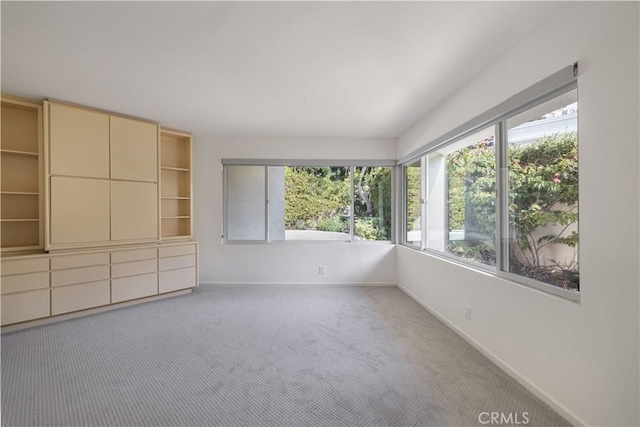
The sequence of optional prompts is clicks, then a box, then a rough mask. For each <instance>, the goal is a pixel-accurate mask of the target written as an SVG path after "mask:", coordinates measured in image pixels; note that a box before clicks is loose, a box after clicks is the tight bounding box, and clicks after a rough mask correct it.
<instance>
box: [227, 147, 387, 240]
mask: <svg viewBox="0 0 640 427" xmlns="http://www.w3.org/2000/svg"><path fill="white" fill-rule="evenodd" d="M227 166H261V167H264V173H265V189H264V193H265V200H264V203H265V235H264V238H263V239H261V240H257V239H256V240H234V239H229V238H228V235H229V233H228V231H229V229H228V217H229V211H228V209H229V208H228V206H229V204H228V203H227V202H228V193H227V191H228V185H227V184H228V182H227V173H228V168H227ZM274 166H275V167H286V166H289V167H294V166H303V167H343V168H349V179H350V181H351V182H350V188H351V189H350V191H351V194H350V198H351V201H350V212H354V193H353V191H354V180H353V170H354V168H356V167H365V166H367V167H389V168H391V173H390V177H391V185H390V191H391V194H390V197H391V200H390V203H391V230H389V232H390V233H391V238H390V240H355V239H354V235H355V217H354V215H353V214H352V215H350V218H349V222H350V224H349V239H348V240H346V239H345V240H311V239H310V240H286V239H285V240H270V239H269V167H274ZM395 171H396V161H395V160H310V159H296V160H288V159H287V160H285V159H266V160H265V159H222V174H223V179H222V180H223V210H224V212H223V225H222V230H223V234H222V243H223V244H287V245H291V244H308V243H312V244H344V243H355V244H395V243H396V227H395V226H394V224H396V201H395V193H396V192H395V185H396V184H395V183H396V172H395Z"/></svg>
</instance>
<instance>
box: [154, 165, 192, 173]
mask: <svg viewBox="0 0 640 427" xmlns="http://www.w3.org/2000/svg"><path fill="white" fill-rule="evenodd" d="M160 169H162V170H168V171H176V172H189V171H190V170H191V169H187V168H174V167H171V166H161V167H160Z"/></svg>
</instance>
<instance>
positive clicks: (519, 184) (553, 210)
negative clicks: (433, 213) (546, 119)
mask: <svg viewBox="0 0 640 427" xmlns="http://www.w3.org/2000/svg"><path fill="white" fill-rule="evenodd" d="M489 145H490V144H489V141H481V142H479V143H478V144H475V145H473V146H470V147H467V148H464V149H462V150H459V151H457V152H455V153H453V154H451V155H449V156H447V171H448V185H449V195H448V197H449V200H448V202H449V203H448V204H449V229H450V230H451V229H467V230H468V229H469V224H471V225H472V226H473V228H474V231H476V232H477V233H478V234H480V235H487V236H494V234H495V211H496V209H495V197H496V196H495V194H496V192H495V151H494V150H493V149H491V148H490V147H489ZM508 163H509V177H508V179H509V192H508V194H509V199H508V203H509V225H510V229H511V233H512V237H514V238H513V240H512V241H511V245H510V249H511V254H510V265H511V269H512V271H514V272H517V273H519V274H523V275H526V276H528V277H534V278H539V277H540V271H547V273H545V274H548V270H549V269H548V268H546V267H547V266H544V265H543V257H542V254H541V249H542V248H544V247H545V246H547V245H550V244H563V245H568V246H570V247H575V246H577V244H578V233H577V232H575V231H574V232H572V233H570V234H567V233H565V231H566V230H567V228H568V227H569V226H571V225H572V224H575V223H576V222H577V220H578V213H577V209H578V206H577V205H578V140H577V135H576V134H575V133H566V134H557V135H552V136H549V137H545V138H541V139H539V140H538V141H537V142H536V143H533V144H526V145H520V146H512V147H509V151H508ZM550 226H556V227H557V226H559V227H561V228H560V230H559V231H558V232H555V233H551V234H546V235H542V236H540V235H539V234H540V231H541V230H543V229H547V227H550ZM474 243H475V245H476V246H477V247H472V246H473V245H474ZM485 243H486V242H485ZM483 245H484V243H483V242H466V243H464V244H463V242H451V244H450V248H449V249H450V250H451V251H452V252H454V253H457V254H459V255H461V256H464V257H469V258H472V259H476V260H478V261H482V259H486V256H487V252H486V251H487V248H486V247H483ZM483 251H484V252H483ZM558 270H561V271H562V274H563V275H564V276H568V277H569V276H570V277H571V280H573V281H575V280H574V279H575V276H576V275H577V265H576V263H575V262H570V263H568V264H565V265H560V264H559V263H557V262H556V266H555V270H554V271H558ZM544 280H545V281H549V280H555V279H553V278H551V279H550V278H549V277H546V276H545V279H544ZM558 280H560V279H558ZM560 282H561V285H562V286H569V287H570V286H573V285H571V284H567V283H565V282H562V280H560ZM576 286H577V285H576Z"/></svg>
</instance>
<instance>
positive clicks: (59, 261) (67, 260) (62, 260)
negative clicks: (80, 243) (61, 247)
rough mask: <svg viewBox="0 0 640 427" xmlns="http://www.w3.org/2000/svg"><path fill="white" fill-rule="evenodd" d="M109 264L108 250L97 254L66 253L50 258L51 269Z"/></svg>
mask: <svg viewBox="0 0 640 427" xmlns="http://www.w3.org/2000/svg"><path fill="white" fill-rule="evenodd" d="M104 264H109V252H100V253H97V254H84V255H68V256H60V257H53V258H51V269H52V270H61V269H63V268H75V267H89V266H92V265H104Z"/></svg>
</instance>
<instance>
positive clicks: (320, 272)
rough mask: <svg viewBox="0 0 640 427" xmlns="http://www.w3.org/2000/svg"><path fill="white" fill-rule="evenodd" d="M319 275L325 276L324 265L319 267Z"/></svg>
mask: <svg viewBox="0 0 640 427" xmlns="http://www.w3.org/2000/svg"><path fill="white" fill-rule="evenodd" d="M318 274H324V265H321V266H319V267H318Z"/></svg>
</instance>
